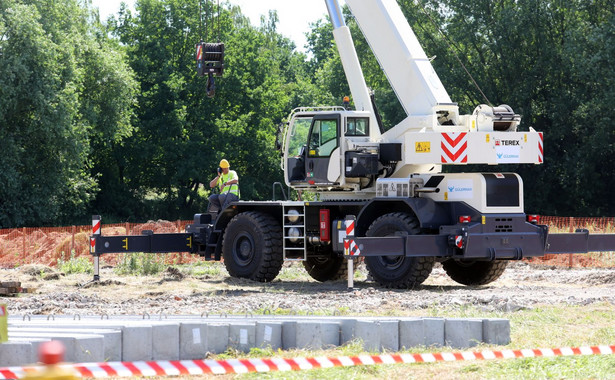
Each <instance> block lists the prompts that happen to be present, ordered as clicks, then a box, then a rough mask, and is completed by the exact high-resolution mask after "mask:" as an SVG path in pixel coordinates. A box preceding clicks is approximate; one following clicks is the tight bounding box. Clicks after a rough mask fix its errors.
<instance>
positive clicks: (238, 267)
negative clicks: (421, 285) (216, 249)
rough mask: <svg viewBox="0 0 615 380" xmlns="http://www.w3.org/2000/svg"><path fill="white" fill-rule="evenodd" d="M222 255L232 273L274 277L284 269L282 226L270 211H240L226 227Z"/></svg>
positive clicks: (261, 279) (266, 279)
mask: <svg viewBox="0 0 615 380" xmlns="http://www.w3.org/2000/svg"><path fill="white" fill-rule="evenodd" d="M222 255H223V257H224V266H225V267H226V270H227V271H228V272H229V274H230V275H231V276H233V277H240V278H249V279H250V280H254V281H259V282H269V281H272V280H273V279H274V278H275V277H276V276H277V275H278V273H280V269H282V261H283V259H282V228H281V227H280V224H279V223H278V222H277V221H276V220H275V219H274V218H273V217H271V216H270V215H267V214H263V213H260V212H255V211H250V212H244V213H241V214H238V215H236V216H235V217H234V218H233V219H232V220H231V221H230V222H229V224H228V226H227V227H226V231H225V233H224V240H223V242H222Z"/></svg>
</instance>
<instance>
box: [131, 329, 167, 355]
mask: <svg viewBox="0 0 615 380" xmlns="http://www.w3.org/2000/svg"><path fill="white" fill-rule="evenodd" d="M169 344H171V343H169ZM152 345H153V332H152V326H150V325H144V326H138V325H134V324H133V325H127V326H122V361H125V362H135V361H140V360H146V361H147V360H152V359H153V357H154V354H153V349H152Z"/></svg>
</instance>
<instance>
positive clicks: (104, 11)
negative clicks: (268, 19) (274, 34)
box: [92, 0, 343, 51]
mask: <svg viewBox="0 0 615 380" xmlns="http://www.w3.org/2000/svg"><path fill="white" fill-rule="evenodd" d="M213 1H216V0H213ZM121 2H122V0H92V5H93V6H94V7H98V9H99V10H100V16H101V17H100V18H101V20H103V21H104V20H106V19H107V17H108V16H109V15H111V14H114V13H117V11H118V10H119V9H120V3H121ZM124 2H125V3H126V4H128V5H129V6H130V7H131V8H133V9H134V7H133V4H134V2H135V0H124ZM221 2H224V0H222V1H221ZM229 2H230V3H231V4H233V5H239V6H240V7H241V12H242V13H243V14H244V15H246V16H247V17H248V18H250V21H251V22H252V24H253V25H260V17H261V15H266V14H268V12H269V10H271V9H275V10H277V12H278V18H279V23H278V32H279V33H281V34H283V35H284V36H286V37H289V38H291V39H292V40H293V41H295V44H296V45H297V48H298V49H299V50H300V51H305V49H304V48H303V47H304V45H305V44H306V38H305V35H304V34H305V33H306V32H307V31H308V30H309V24H310V23H311V22H314V21H316V20H318V19H320V18H322V17H325V16H326V15H327V7H326V6H325V2H324V0H230V1H229ZM341 3H342V4H343V1H341Z"/></svg>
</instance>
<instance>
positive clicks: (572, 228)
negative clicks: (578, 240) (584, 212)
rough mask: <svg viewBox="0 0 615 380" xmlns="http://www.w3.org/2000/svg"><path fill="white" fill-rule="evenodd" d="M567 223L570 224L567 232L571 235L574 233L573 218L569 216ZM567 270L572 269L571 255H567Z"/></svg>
mask: <svg viewBox="0 0 615 380" xmlns="http://www.w3.org/2000/svg"><path fill="white" fill-rule="evenodd" d="M568 222H569V224H570V227H569V228H570V229H569V231H570V232H571V233H573V232H574V217H572V216H571V217H570V219H569V221H568ZM568 268H572V253H569V254H568Z"/></svg>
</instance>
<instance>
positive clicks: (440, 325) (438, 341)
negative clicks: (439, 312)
mask: <svg viewBox="0 0 615 380" xmlns="http://www.w3.org/2000/svg"><path fill="white" fill-rule="evenodd" d="M423 333H424V336H423V341H424V345H425V347H442V346H444V318H423Z"/></svg>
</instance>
